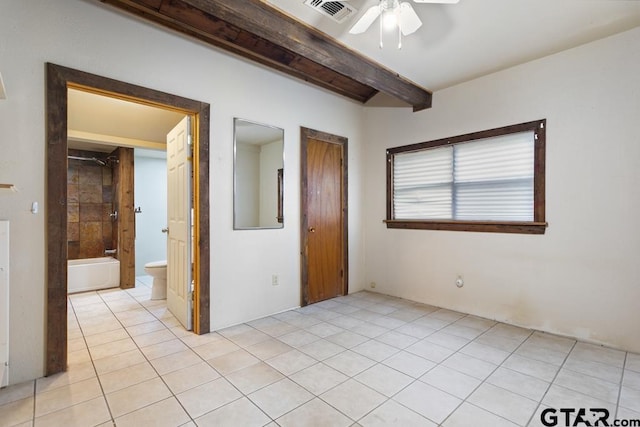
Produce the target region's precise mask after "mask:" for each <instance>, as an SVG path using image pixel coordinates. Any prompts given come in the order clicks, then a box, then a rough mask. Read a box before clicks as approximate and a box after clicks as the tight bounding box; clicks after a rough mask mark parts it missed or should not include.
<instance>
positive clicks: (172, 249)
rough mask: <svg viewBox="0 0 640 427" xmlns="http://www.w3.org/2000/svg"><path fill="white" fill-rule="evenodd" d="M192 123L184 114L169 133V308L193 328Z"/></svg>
mask: <svg viewBox="0 0 640 427" xmlns="http://www.w3.org/2000/svg"><path fill="white" fill-rule="evenodd" d="M190 128H191V126H190V118H189V116H187V117H185V118H184V119H183V120H182V121H181V122H180V123H179V124H178V125H177V126H176V127H175V128H173V129H172V130H171V132H169V134H168V135H167V205H168V206H167V218H168V220H169V227H168V228H169V233H168V238H167V308H168V309H169V311H170V312H171V313H173V315H174V316H176V318H177V319H178V320H179V321H180V323H182V325H183V326H184V327H185V328H186V329H187V330H188V331H190V330H191V329H192V322H193V313H192V307H193V305H192V299H191V146H190V135H191V129H190Z"/></svg>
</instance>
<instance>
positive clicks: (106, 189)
mask: <svg viewBox="0 0 640 427" xmlns="http://www.w3.org/2000/svg"><path fill="white" fill-rule="evenodd" d="M102 201H103V202H105V203H111V202H112V201H113V187H112V186H111V185H103V186H102Z"/></svg>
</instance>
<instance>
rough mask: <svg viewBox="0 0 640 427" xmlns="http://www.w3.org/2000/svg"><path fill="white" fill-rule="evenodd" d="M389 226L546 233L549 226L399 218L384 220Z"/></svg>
mask: <svg viewBox="0 0 640 427" xmlns="http://www.w3.org/2000/svg"><path fill="white" fill-rule="evenodd" d="M383 222H384V223H385V224H387V228H401V229H411V230H449V231H476V232H483V233H515V234H544V233H545V231H546V229H547V227H548V226H549V224H548V223H546V222H526V221H525V222H518V221H447V220H406V219H402V220H398V219H387V220H384V221H383Z"/></svg>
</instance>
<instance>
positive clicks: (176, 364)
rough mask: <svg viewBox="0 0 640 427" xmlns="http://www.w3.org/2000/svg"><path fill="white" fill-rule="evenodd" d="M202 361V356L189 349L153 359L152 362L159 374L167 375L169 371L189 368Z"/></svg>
mask: <svg viewBox="0 0 640 427" xmlns="http://www.w3.org/2000/svg"><path fill="white" fill-rule="evenodd" d="M202 361H203V360H202V358H200V356H198V355H197V354H196V353H195V352H194V351H193V350H191V349H188V350H182V351H179V352H177V353H172V354H169V355H167V356H163V357H159V358H157V359H153V360H151V361H150V362H151V364H152V365H153V367H154V368H155V370H156V371H157V372H158V374H160V375H166V374H168V373H169V372H173V371H177V370H179V369H182V368H187V367H189V366H192V365H195V364H198V363H200V362H202Z"/></svg>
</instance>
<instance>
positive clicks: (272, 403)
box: [248, 378, 313, 419]
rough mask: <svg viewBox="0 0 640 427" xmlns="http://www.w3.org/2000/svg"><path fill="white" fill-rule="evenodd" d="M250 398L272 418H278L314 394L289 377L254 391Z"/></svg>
mask: <svg viewBox="0 0 640 427" xmlns="http://www.w3.org/2000/svg"><path fill="white" fill-rule="evenodd" d="M248 397H249V399H250V400H251V401H252V402H253V403H254V404H255V405H256V406H257V407H259V408H260V409H261V410H263V411H264V412H265V413H266V414H267V415H269V416H270V417H271V418H273V419H276V418H279V417H281V416H282V415H284V414H286V413H287V412H289V411H291V410H293V409H295V408H297V407H298V406H300V405H302V404H303V403H306V402H308V401H309V400H311V399H312V398H313V395H312V394H311V393H309V392H308V391H306V390H305V389H304V388H302V387H300V386H299V385H298V384H296V383H294V382H293V381H291V380H290V379H288V378H283V379H282V380H280V381H278V382H276V383H273V384H271V385H269V386H267V387H264V388H262V389H260V390H258V391H256V392H254V393H251V394H250V395H249V396H248Z"/></svg>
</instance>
